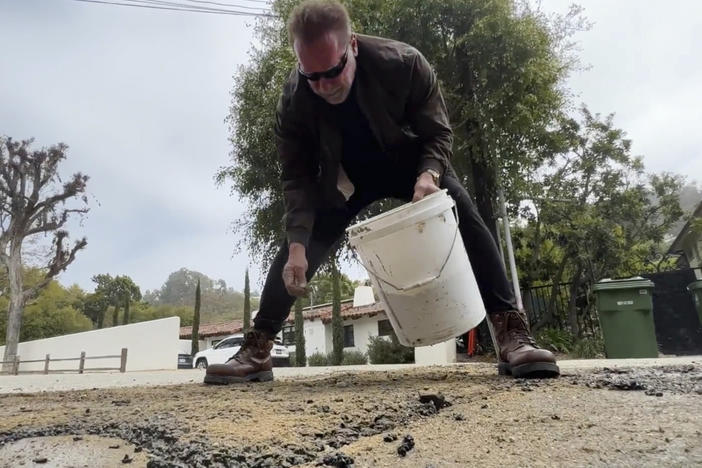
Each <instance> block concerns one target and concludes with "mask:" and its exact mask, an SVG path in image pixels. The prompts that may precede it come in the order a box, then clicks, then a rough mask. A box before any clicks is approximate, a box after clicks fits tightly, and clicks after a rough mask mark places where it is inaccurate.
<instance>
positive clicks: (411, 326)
mask: <svg viewBox="0 0 702 468" xmlns="http://www.w3.org/2000/svg"><path fill="white" fill-rule="evenodd" d="M454 207H455V202H454V201H453V199H452V198H451V197H450V196H449V195H448V194H447V193H446V190H441V191H439V192H436V193H433V194H431V195H429V196H427V197H424V198H423V199H422V200H420V201H418V202H415V203H408V204H405V205H403V206H401V207H399V208H396V209H394V210H390V211H388V212H386V213H383V214H381V215H378V216H376V217H374V218H371V219H369V220H366V221H364V222H361V223H358V224H355V225H354V226H351V227H349V228H348V229H347V232H348V234H349V241H350V243H351V246H352V247H353V248H354V249H355V250H356V252H357V253H358V256H359V257H360V259H361V262H362V264H363V266H364V267H365V268H366V270H367V271H368V274H369V275H370V278H371V282H372V283H373V286H374V287H375V289H376V290H377V291H378V293H379V295H380V297H381V299H382V301H383V302H384V303H385V311H386V312H387V315H388V318H389V319H390V323H391V324H392V326H393V328H394V330H395V333H396V335H397V338H398V339H399V341H400V343H402V344H403V345H405V346H428V345H432V344H436V343H441V342H442V341H446V340H449V339H451V338H454V337H456V336H459V335H462V334H463V333H466V332H467V331H468V330H470V329H472V328H474V327H476V326H477V325H478V324H479V323H480V322H481V321H482V320H483V319H484V318H485V306H484V305H483V301H482V298H481V296H480V291H479V290H478V284H477V283H476V281H475V275H474V274H473V269H472V268H471V265H470V261H469V260H468V255H467V254H466V249H465V248H464V245H463V239H462V238H461V233H460V232H459V231H458V223H457V220H456V217H455V216H454V213H453V208H454Z"/></svg>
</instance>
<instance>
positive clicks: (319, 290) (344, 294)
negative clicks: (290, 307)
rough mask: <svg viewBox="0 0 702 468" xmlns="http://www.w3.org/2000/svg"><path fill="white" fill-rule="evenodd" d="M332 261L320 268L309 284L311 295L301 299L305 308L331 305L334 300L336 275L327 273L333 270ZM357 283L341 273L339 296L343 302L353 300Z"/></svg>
mask: <svg viewBox="0 0 702 468" xmlns="http://www.w3.org/2000/svg"><path fill="white" fill-rule="evenodd" d="M331 262H332V260H331V259H330V260H328V261H327V263H326V264H325V265H324V266H323V267H322V268H320V271H318V272H317V274H316V275H315V276H314V278H312V281H310V282H309V283H308V289H309V294H308V295H307V296H306V297H302V298H300V302H301V304H302V306H303V307H309V306H312V305H315V306H316V305H320V304H329V303H331V302H332V301H333V299H334V275H333V274H332V273H331V272H329V271H327V270H329V269H331ZM356 286H357V283H356V282H354V281H352V280H351V279H350V278H349V277H348V276H346V275H345V274H343V273H341V272H339V294H340V297H341V300H345V299H351V298H353V293H354V291H355V289H356Z"/></svg>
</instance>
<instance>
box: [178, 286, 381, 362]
mask: <svg viewBox="0 0 702 468" xmlns="http://www.w3.org/2000/svg"><path fill="white" fill-rule="evenodd" d="M256 312H258V311H255V312H254V313H253V314H252V315H253V316H255V315H256ZM303 317H304V321H305V322H304V334H305V353H306V355H307V356H310V355H312V354H314V353H322V354H328V353H330V352H331V350H332V328H331V318H332V305H331V304H319V305H315V306H313V307H306V308H305V309H304V310H303ZM341 317H342V319H343V324H344V349H345V350H349V351H360V352H362V353H366V352H367V351H368V343H369V339H370V337H372V336H389V335H390V334H391V333H392V325H390V321H389V320H388V318H387V316H386V315H385V311H384V309H383V305H382V303H380V302H376V301H375V298H374V295H373V290H372V288H371V287H370V286H359V287H358V288H356V291H355V294H354V299H349V300H345V301H342V302H341ZM242 328H243V324H242V321H241V320H233V321H231V322H224V323H217V324H209V325H201V326H200V330H199V337H200V349H201V350H202V349H207V348H210V347H212V346H214V345H215V344H217V343H218V342H219V341H220V340H221V339H223V338H225V337H227V336H229V335H232V334H234V333H240V332H241V331H242ZM191 336H192V327H181V329H180V338H181V339H189V338H190V337H191ZM279 337H280V338H281V339H282V340H283V344H284V345H285V346H286V347H287V348H288V350H290V351H294V350H295V316H294V312H293V311H291V313H290V315H289V316H288V318H287V319H286V321H285V325H284V326H283V329H282V330H281V334H280V335H279Z"/></svg>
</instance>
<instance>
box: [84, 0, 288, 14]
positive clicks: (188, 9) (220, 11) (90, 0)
mask: <svg viewBox="0 0 702 468" xmlns="http://www.w3.org/2000/svg"><path fill="white" fill-rule="evenodd" d="M73 1H75V2H83V3H99V4H103V5H117V6H126V7H134V8H148V9H152V10H170V11H185V12H190V13H212V14H218V15H233V16H259V17H266V18H275V17H276V16H275V15H273V14H271V13H254V12H249V11H238V10H227V9H223V8H222V9H216V8H207V7H197V6H195V5H183V7H182V8H180V7H167V6H157V5H141V4H135V3H120V2H110V1H105V0H73ZM125 1H130V0H125Z"/></svg>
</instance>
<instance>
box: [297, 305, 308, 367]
mask: <svg viewBox="0 0 702 468" xmlns="http://www.w3.org/2000/svg"><path fill="white" fill-rule="evenodd" d="M295 365H296V366H297V367H305V366H306V365H307V351H305V319H304V317H303V315H302V301H301V299H300V298H298V299H297V300H296V301H295Z"/></svg>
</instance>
